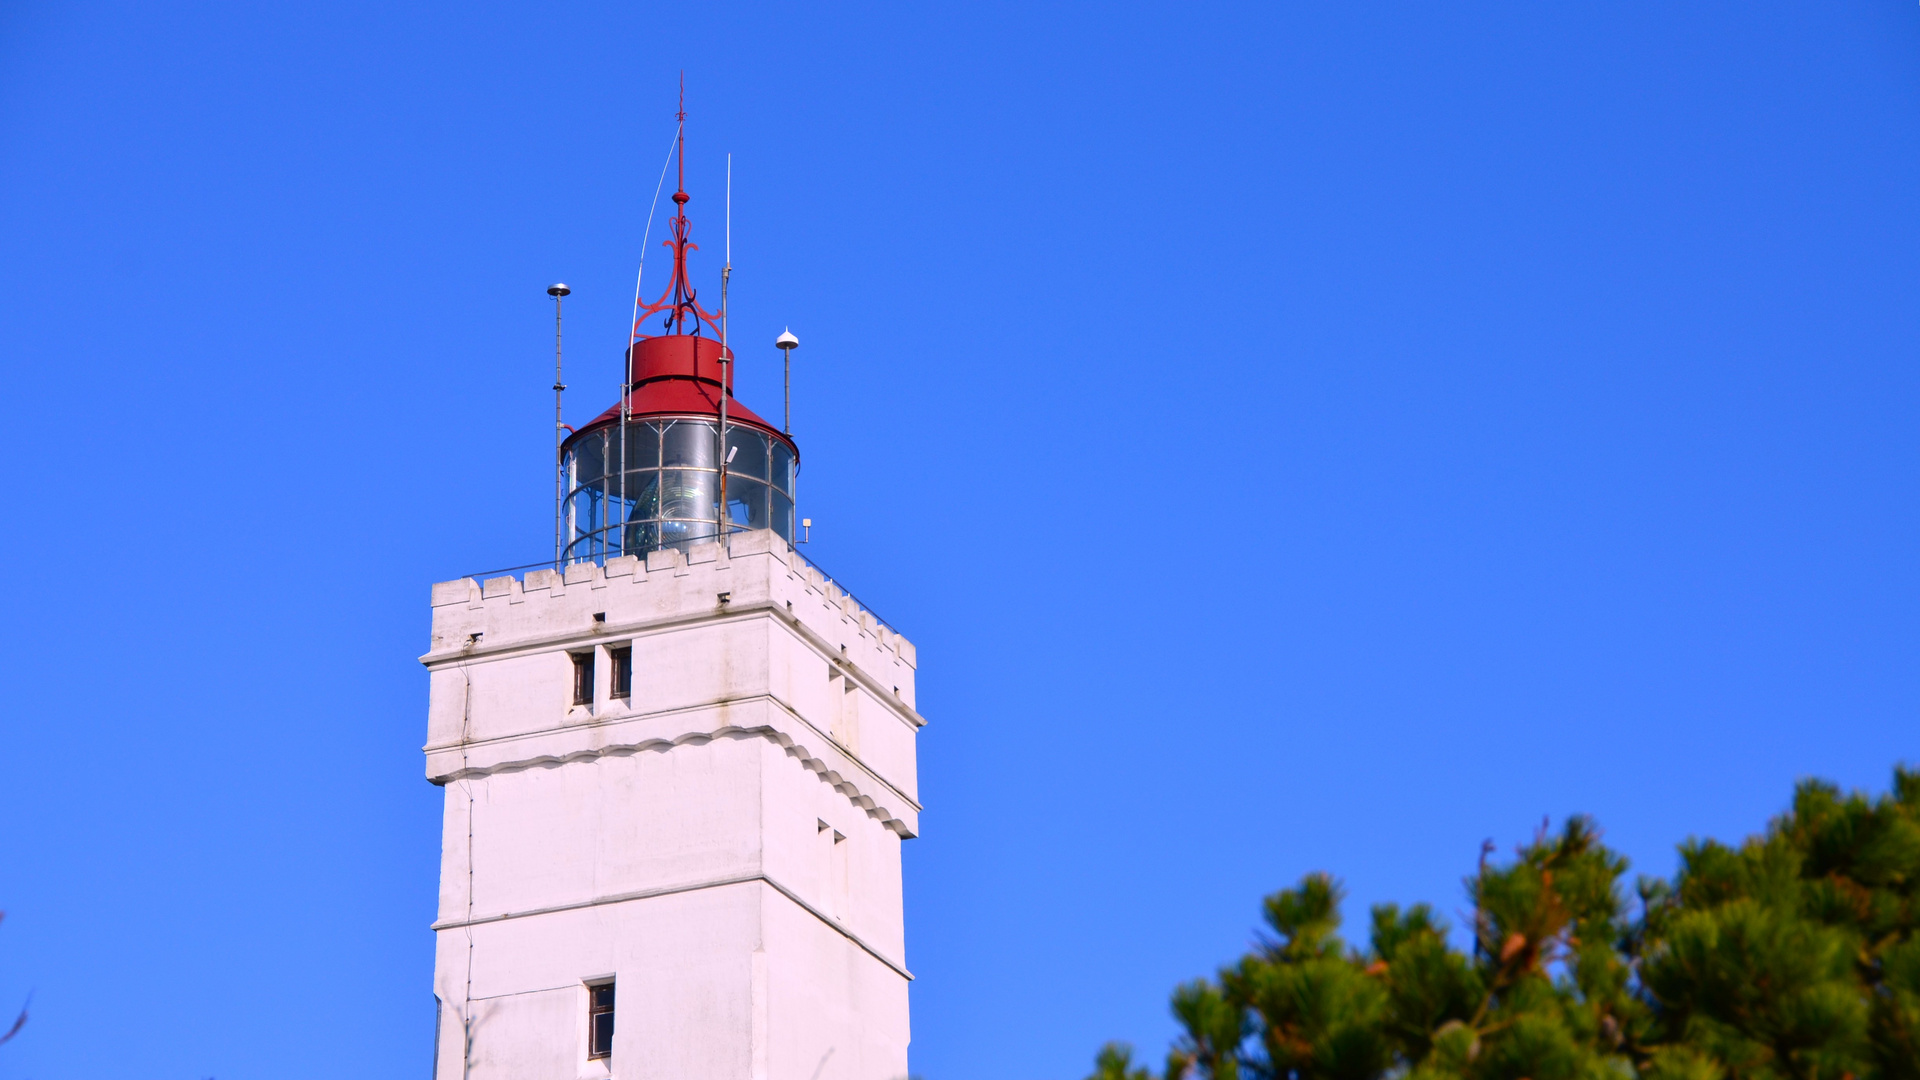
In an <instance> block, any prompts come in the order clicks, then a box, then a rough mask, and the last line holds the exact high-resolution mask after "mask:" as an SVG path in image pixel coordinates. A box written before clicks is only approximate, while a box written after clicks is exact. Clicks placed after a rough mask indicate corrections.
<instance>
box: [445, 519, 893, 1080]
mask: <svg viewBox="0 0 1920 1080" xmlns="http://www.w3.org/2000/svg"><path fill="white" fill-rule="evenodd" d="M721 594H726V596H725V600H724V602H723V601H722V599H721ZM433 598H434V603H435V606H434V619H433V651H431V652H429V653H428V654H427V655H426V656H425V657H423V658H422V662H423V663H425V664H426V665H427V667H428V669H429V671H430V672H431V676H430V678H431V686H432V690H431V703H430V706H429V722H428V729H429V731H428V742H427V747H426V751H427V762H428V767H427V771H428V776H429V778H430V779H432V780H433V781H434V782H435V783H439V784H442V785H444V786H445V788H446V813H445V831H444V834H443V842H442V869H441V890H440V915H439V919H438V920H437V922H436V924H435V925H436V929H437V930H438V931H439V933H438V955H437V961H436V970H435V979H434V990H435V993H436V994H437V995H438V996H439V997H440V999H441V1001H442V1002H443V1003H444V1004H443V1009H442V1026H441V1031H440V1035H439V1039H440V1042H439V1054H438V1059H439V1063H440V1064H439V1070H438V1074H437V1075H438V1076H439V1077H440V1078H441V1080H448V1078H457V1077H463V1076H465V1077H472V1078H475V1080H479V1078H492V1077H499V1078H502V1080H505V1078H508V1077H513V1078H522V1077H548V1076H552V1077H595V1078H598V1077H605V1076H609V1075H611V1076H617V1077H660V1078H662V1080H666V1078H669V1077H671V1078H673V1080H697V1078H703V1077H714V1078H719V1077H728V1078H741V1077H752V1078H756V1080H786V1078H789V1077H791V1078H793V1080H897V1078H899V1077H904V1076H905V1075H906V1067H907V1042H908V1026H907V982H908V980H909V979H910V976H909V975H908V974H907V969H906V966H905V963H906V958H905V940H904V933H903V926H902V913H901V883H900V843H901V841H902V839H904V838H907V837H911V836H913V835H914V833H915V832H916V831H917V828H918V816H919V806H918V804H917V802H916V801H915V792H916V790H917V784H916V781H915V763H914V750H913V745H914V735H915V733H916V732H917V730H918V729H919V727H920V726H921V725H922V724H924V720H922V719H921V718H920V717H919V716H918V714H917V713H915V711H914V709H913V704H912V703H913V697H914V691H913V675H914V664H915V655H914V650H913V647H912V645H911V644H910V643H909V642H907V641H906V640H905V639H903V638H901V637H899V636H898V635H897V634H894V633H892V632H891V631H890V630H887V629H886V628H885V627H882V626H879V625H878V624H877V623H876V622H875V621H874V620H873V618H872V617H871V616H870V615H867V614H866V613H865V612H862V611H860V610H859V609H858V607H857V606H856V605H854V604H852V603H851V601H850V600H849V598H848V597H847V596H846V595H845V594H844V593H842V592H841V591H840V590H838V589H837V588H835V587H834V586H832V585H831V584H830V583H828V582H825V581H823V580H822V579H821V578H820V576H819V575H818V574H817V573H814V572H813V571H812V570H811V569H810V568H809V567H807V566H806V565H805V563H804V562H803V561H802V560H799V559H797V558H795V557H793V556H792V555H791V554H790V553H789V552H788V551H787V549H786V548H785V545H784V544H782V543H781V542H780V541H779V540H778V539H777V538H775V537H773V536H772V535H771V534H765V533H762V534H753V535H749V536H746V537H741V538H737V539H736V540H735V542H734V545H733V550H732V552H731V554H730V555H729V554H726V553H722V552H720V551H719V550H718V548H717V547H713V546H709V547H707V548H705V549H696V550H695V551H694V552H692V553H690V555H689V556H688V557H686V558H682V557H681V556H680V555H679V553H676V552H659V553H655V554H654V555H653V556H652V557H651V558H650V559H649V560H648V561H647V562H646V563H640V562H639V561H637V560H631V559H628V560H615V564H614V565H613V566H611V567H609V569H608V571H607V572H605V573H602V572H601V570H600V568H598V567H592V566H584V567H576V568H572V569H571V570H569V572H568V574H567V575H565V576H564V577H562V576H561V575H557V574H552V573H549V572H544V571H537V572H535V573H533V574H529V575H527V577H526V578H525V579H524V580H515V579H512V578H500V579H494V580H490V581H488V582H486V583H484V585H482V584H477V583H475V582H473V581H471V580H463V581H457V582H447V583H443V584H440V585H436V586H434V590H433ZM595 615H599V616H601V618H599V619H596V618H595ZM629 642H630V643H631V644H632V647H633V650H634V661H635V664H634V666H635V670H634V676H633V692H632V695H631V697H630V698H629V699H627V700H616V699H612V698H610V697H609V694H608V690H609V685H608V680H609V677H610V668H611V664H610V663H609V660H608V656H607V653H606V649H607V648H608V647H609V646H619V645H623V644H626V643H629ZM587 649H595V650H598V655H597V657H596V664H595V668H596V677H597V681H598V686H597V688H596V691H595V695H594V697H595V700H594V702H593V703H592V704H591V705H585V706H575V705H573V704H572V703H571V701H572V698H571V694H572V681H573V668H572V663H571V661H570V660H569V659H568V653H569V652H579V651H582V650H587ZM608 977H611V978H614V979H615V980H616V987H617V991H616V1001H617V1006H616V1009H617V1013H616V1024H615V1031H616V1036H615V1046H614V1054H613V1057H612V1061H611V1071H609V1068H608V1065H607V1064H606V1063H603V1062H599V1061H590V1060H589V1059H588V1058H587V1056H586V1050H587V1021H586V1016H587V996H586V984H587V982H588V981H590V980H599V979H603V978H608ZM465 1016H471V1018H472V1024H471V1049H470V1051H469V1048H468V1047H467V1046H466V1045H465V1038H466V1035H467V1029H466V1027H465V1026H463V1022H462V1020H463V1017H465Z"/></svg>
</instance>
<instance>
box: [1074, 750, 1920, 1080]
mask: <svg viewBox="0 0 1920 1080" xmlns="http://www.w3.org/2000/svg"><path fill="white" fill-rule="evenodd" d="M1680 854H1681V865H1680V869H1679V872H1678V873H1677V874H1676V875H1675V876H1674V878H1673V880H1672V881H1659V880H1653V879H1647V878H1642V879H1641V880H1640V881H1639V882H1638V883H1637V884H1636V886H1635V888H1634V890H1633V894H1632V896H1631V898H1629V894H1628V891H1627V889H1626V888H1625V887H1624V885H1623V879H1624V877H1625V875H1626V872H1627V861H1626V860H1625V859H1624V858H1622V857H1621V856H1620V855H1619V854H1617V853H1615V852H1613V851H1611V850H1609V849H1608V848H1607V847H1606V845H1605V844H1603V843H1601V840H1600V832H1599V830H1598V829H1597V828H1596V827H1595V826H1594V824H1593V823H1592V822H1591V821H1589V820H1588V819H1586V818H1583V817H1575V818H1571V819H1569V820H1568V821H1567V822H1566V823H1565V824H1564V825H1563V826H1562V827H1561V828H1560V830H1559V831H1558V832H1551V831H1549V830H1548V829H1547V828H1546V827H1544V826H1543V827H1542V829H1541V831H1540V833H1539V834H1538V835H1536V836H1535V837H1534V839H1533V840H1532V842H1530V843H1528V844H1525V845H1523V846H1522V847H1521V848H1520V849H1519V850H1518V851H1517V852H1515V854H1514V856H1513V858H1512V859H1511V860H1510V861H1506V862H1500V861H1495V860H1493V859H1492V858H1491V855H1492V850H1491V845H1489V847H1488V849H1487V850H1485V851H1483V852H1482V854H1481V859H1480V866H1479V868H1478V870H1477V871H1476V872H1475V874H1474V875H1473V876H1472V877H1470V878H1468V879H1467V882H1466V886H1467V898H1468V900H1469V901H1470V902H1471V904H1472V916H1471V917H1472V920H1473V921H1472V925H1471V926H1468V927H1465V928H1463V930H1464V933H1463V934H1462V935H1461V937H1462V938H1463V939H1465V940H1467V941H1469V942H1470V945H1469V947H1468V948H1466V949H1464V950H1463V949H1461V948H1457V947H1456V946H1455V945H1454V944H1453V942H1454V940H1455V939H1454V937H1453V934H1452V929H1451V928H1450V927H1449V926H1448V925H1447V924H1446V922H1444V921H1443V920H1442V919H1441V918H1440V917H1439V916H1437V915H1436V914H1434V912H1433V909H1431V908H1429V907H1428V906H1427V905H1425V904H1416V905H1414V906H1412V907H1410V908H1407V909H1405V910H1402V909H1401V908H1400V907H1399V906H1397V905H1393V904H1383V905H1380V906H1378V907H1375V908H1374V909H1373V912H1372V923H1371V926H1370V927H1369V929H1368V935H1367V942H1366V944H1365V945H1364V946H1361V945H1358V944H1353V943H1350V942H1348V941H1347V940H1346V939H1345V938H1343V937H1342V936H1341V934H1340V930H1341V925H1342V923H1341V911H1340V905H1341V899H1342V889H1341V887H1340V883H1339V882H1338V881H1337V880H1335V879H1334V878H1332V877H1329V876H1327V875H1325V874H1310V875H1308V876H1307V877H1306V878H1304V879H1302V880H1301V882H1300V883H1299V884H1298V885H1296V886H1294V887H1293V888H1291V889H1284V890H1282V891H1280V892H1277V893H1275V894H1273V895H1272V896H1269V897H1267V899H1266V901H1265V903H1264V904H1263V908H1262V915H1263V917H1264V921H1265V923H1266V933H1265V934H1264V935H1263V936H1262V938H1261V939H1260V941H1259V943H1258V944H1257V945H1256V946H1255V947H1254V949H1253V950H1252V951H1250V952H1249V953H1247V954H1246V955H1245V956H1242V957H1241V958H1240V959H1239V960H1237V961H1235V962H1234V963H1232V964H1231V965H1229V966H1227V967H1224V968H1222V969H1221V970H1220V971H1219V973H1218V974H1217V975H1215V977H1213V978H1212V979H1196V980H1194V981H1192V982H1189V983H1185V984H1183V985H1181V986H1180V987H1179V988H1177V989H1176V990H1175V991H1174V994H1173V1014H1174V1017H1175V1018H1176V1019H1177V1020H1178V1021H1179V1024H1180V1028H1181V1030H1182V1035H1181V1036H1180V1038H1179V1039H1178V1040H1177V1041H1176V1043H1175V1044H1174V1046H1173V1048H1172V1051H1171V1052H1170V1053H1169V1055H1168V1057H1167V1063H1166V1066H1165V1068H1164V1070H1163V1072H1162V1073H1161V1074H1160V1075H1159V1076H1157V1077H1156V1075H1155V1074H1154V1072H1153V1071H1152V1070H1151V1069H1150V1068H1149V1067H1148V1066H1147V1065H1145V1064H1142V1063H1140V1062H1136V1061H1135V1060H1134V1058H1133V1052H1132V1050H1131V1049H1130V1048H1128V1047H1126V1046H1125V1045H1122V1044H1119V1043H1111V1044H1108V1045H1107V1046H1106V1047H1105V1048H1104V1049H1102V1050H1101V1051H1100V1054H1099V1056H1098V1057H1097V1058H1096V1059H1095V1070H1094V1073H1093V1075H1092V1076H1091V1077H1089V1078H1088V1080H1920V934H1916V932H1915V931H1916V922H1917V921H1920V772H1914V771H1908V770H1906V769H1896V770H1894V778H1893V790H1892V792H1891V793H1889V794H1886V795H1882V796H1879V797H1878V798H1870V797H1868V796H1866V795H1862V794H1858V793H1855V794H1851V795H1843V794H1841V792H1840V791H1839V789H1838V788H1836V787H1834V786H1833V785H1831V784H1826V783H1821V782H1816V781H1809V782H1806V783H1803V784H1801V785H1800V787H1799V789H1798V790H1797V791H1796V792H1795V794H1794V799H1793V806H1792V809H1791V810H1789V811H1788V812H1787V813H1785V814H1783V815H1781V816H1780V817H1779V818H1777V819H1775V820H1774V821H1773V823H1772V824H1771V825H1770V826H1769V827H1768V828H1767V831H1766V832H1765V833H1763V834H1761V835H1759V836H1754V837H1751V838H1749V839H1748V840H1746V841H1745V842H1744V843H1742V844H1740V845H1739V846H1738V847H1729V846H1727V845H1724V844H1721V843H1719V842H1717V841H1688V842H1687V843H1686V844H1685V845H1683V846H1682V847H1681V849H1680Z"/></svg>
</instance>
